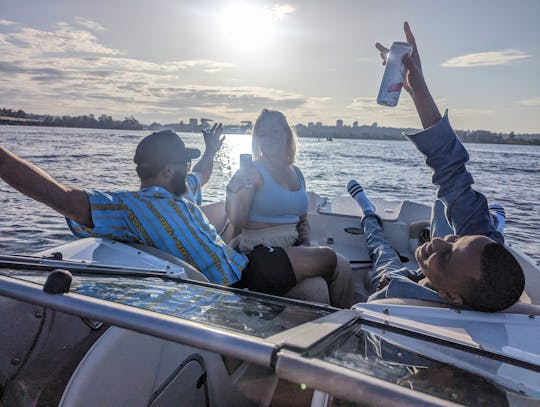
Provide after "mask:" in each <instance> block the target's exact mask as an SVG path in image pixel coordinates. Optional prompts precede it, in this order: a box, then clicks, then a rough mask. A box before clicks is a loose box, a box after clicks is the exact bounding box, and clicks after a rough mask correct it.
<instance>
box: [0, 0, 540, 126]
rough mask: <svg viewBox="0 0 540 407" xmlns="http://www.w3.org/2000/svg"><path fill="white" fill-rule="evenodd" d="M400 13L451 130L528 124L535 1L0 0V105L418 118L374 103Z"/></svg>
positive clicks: (539, 40)
mask: <svg viewBox="0 0 540 407" xmlns="http://www.w3.org/2000/svg"><path fill="white" fill-rule="evenodd" d="M404 21H408V22H409V23H410V25H411V28H412V30H413V33H414V35H415V37H416V41H417V45H418V50H419V53H420V56H421V59H422V68H423V71H424V75H425V77H426V79H427V82H428V85H429V88H430V90H431V92H432V94H433V96H434V98H435V100H436V101H437V103H438V105H439V108H440V109H441V111H443V110H444V109H449V117H450V120H451V123H452V124H453V126H454V128H456V129H462V130H468V129H470V130H474V129H484V130H491V131H494V132H510V131H514V132H515V133H540V0H519V1H515V0H454V1H448V0H444V1H442V0H431V1H428V0H408V1H407V2H403V1H397V0H386V1H376V0H334V1H330V0H328V1H323V0H321V1H313V0H299V1H293V0H291V1H287V0H284V1H283V2H272V1H258V0H253V1H244V2H242V1H235V0H231V1H229V0H222V1H215V0H193V1H182V0H152V1H150V0H147V1H143V0H129V1H128V0H116V1H110V0H107V1H105V0H93V1H83V0H69V1H68V0H64V1H60V0H47V1H43V0H18V1H13V0H9V1H8V0H0V107H6V108H12V109H23V110H25V111H26V112H31V113H37V114H53V115H64V114H68V115H82V114H89V113H93V114H94V115H96V116H99V115H101V114H108V115H112V116H113V117H114V118H115V119H123V118H124V117H126V116H130V115H133V116H134V117H135V118H137V119H138V120H139V121H140V122H142V123H147V124H149V123H152V122H154V121H155V122H160V123H174V122H179V121H180V120H183V121H184V122H186V121H187V120H188V118H190V117H194V118H202V117H204V118H209V119H213V120H217V121H223V122H224V123H239V122H240V121H241V120H252V121H253V120H255V118H256V117H257V114H258V113H259V112H260V110H261V109H263V108H269V109H277V110H281V111H283V112H284V113H285V115H286V116H287V118H288V119H289V122H290V123H291V124H296V123H304V124H307V123H308V122H322V123H323V124H326V125H334V124H335V123H336V120H337V119H342V120H344V122H345V124H349V125H350V124H352V122H353V121H358V122H359V124H360V125H363V124H368V125H371V124H372V123H375V122H376V123H378V125H379V126H390V127H413V128H419V127H420V122H419V120H418V117H417V116H416V113H415V110H414V105H413V104H412V102H411V100H410V98H409V96H408V95H406V94H405V92H403V94H402V95H401V98H400V102H399V105H398V106H397V107H395V108H391V107H384V106H379V105H377V103H376V97H377V92H378V89H379V86H380V82H381V78H382V74H383V70H384V67H383V66H382V64H381V59H380V56H379V53H378V51H377V50H376V49H375V46H374V44H375V42H377V41H379V42H381V43H383V44H385V45H390V44H391V43H392V42H393V41H404V40H405V37H404V33H403V22H404Z"/></svg>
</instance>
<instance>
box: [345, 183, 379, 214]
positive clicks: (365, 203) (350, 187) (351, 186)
mask: <svg viewBox="0 0 540 407" xmlns="http://www.w3.org/2000/svg"><path fill="white" fill-rule="evenodd" d="M347 191H349V194H351V196H352V197H353V198H354V200H355V201H356V202H358V205H360V208H362V212H364V215H366V214H367V213H368V212H371V213H375V206H374V205H373V204H372V203H371V201H370V200H369V198H368V197H367V196H366V194H365V193H364V189H363V188H362V185H360V184H359V183H358V182H356V180H354V179H352V180H350V181H349V182H348V183H347Z"/></svg>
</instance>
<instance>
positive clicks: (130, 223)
mask: <svg viewBox="0 0 540 407" xmlns="http://www.w3.org/2000/svg"><path fill="white" fill-rule="evenodd" d="M186 183H187V186H188V191H187V192H186V193H185V194H184V195H182V196H175V195H173V194H171V193H170V192H169V191H167V190H166V189H164V188H161V187H149V188H144V189H141V190H139V191H122V192H101V191H97V190H86V191H85V192H86V193H87V194H88V197H89V199H90V209H91V212H92V221H93V223H94V227H93V228H88V227H86V226H83V225H80V224H78V223H77V222H75V221H73V220H71V219H67V222H68V225H69V227H70V228H71V231H72V232H73V234H74V235H75V236H77V237H102V238H107V239H111V240H118V241H122V242H129V243H139V244H144V245H147V246H152V247H156V248H158V249H160V250H163V251H165V252H168V253H171V254H173V255H174V256H176V257H178V258H180V259H182V260H184V261H187V262H188V263H189V264H191V265H192V266H194V267H195V268H197V269H198V270H200V271H201V272H202V273H203V274H204V275H205V276H206V277H207V278H208V279H209V280H210V282H212V283H216V284H222V285H231V284H234V283H235V282H237V281H238V280H240V277H241V274H242V270H243V269H244V268H245V267H246V265H247V263H248V260H247V257H246V256H244V255H243V254H240V253H238V252H236V251H234V250H233V249H232V248H231V247H229V246H227V245H226V244H225V242H224V241H223V239H221V237H220V236H219V235H218V233H217V232H216V229H215V228H214V227H213V226H212V225H211V224H210V222H209V221H208V219H207V218H206V216H205V215H204V213H203V212H202V211H201V209H200V208H199V206H198V205H197V202H200V196H201V192H200V181H199V178H198V177H197V176H196V175H194V174H189V175H188V176H187V178H186Z"/></svg>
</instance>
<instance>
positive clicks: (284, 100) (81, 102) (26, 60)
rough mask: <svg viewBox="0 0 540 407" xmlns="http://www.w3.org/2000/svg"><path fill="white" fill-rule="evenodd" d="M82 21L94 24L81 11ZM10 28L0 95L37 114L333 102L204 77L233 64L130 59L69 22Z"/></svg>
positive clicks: (150, 115) (244, 115) (174, 113)
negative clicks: (45, 27) (218, 82)
mask: <svg viewBox="0 0 540 407" xmlns="http://www.w3.org/2000/svg"><path fill="white" fill-rule="evenodd" d="M77 24H79V25H86V26H93V25H92V22H91V21H90V20H85V19H80V18H79V19H77ZM93 29H98V28H97V27H96V26H93ZM8 31H11V32H7V33H0V98H2V99H3V100H9V101H10V105H11V106H13V107H22V108H24V109H25V110H27V111H29V112H33V113H42V114H69V115H79V114H88V113H95V114H102V113H107V114H110V115H113V116H114V115H118V116H119V117H123V116H125V115H129V114H133V115H134V116H135V117H137V118H138V119H139V120H141V121H143V122H150V121H154V120H156V121H162V122H171V121H175V120H178V119H179V118H182V117H188V116H190V115H200V114H204V115H205V116H210V117H214V118H216V119H220V120H230V119H231V116H232V117H233V118H234V119H233V120H251V119H253V118H254V117H255V116H256V114H257V113H258V112H259V111H260V109H261V108H262V107H269V108H274V109H278V110H285V111H291V112H292V111H297V112H298V111H310V110H313V111H322V112H324V111H325V108H327V105H326V102H327V101H328V99H327V98H309V97H306V96H304V95H302V94H298V93H294V92H288V91H286V90H282V89H275V88H268V87H261V86H223V85H215V86H210V85H205V81H206V79H205V77H208V75H211V76H213V75H216V73H217V72H219V71H223V70H225V69H232V68H234V67H235V65H233V64H231V63H228V62H224V61H214V60H210V59H191V60H178V61H175V60H173V61H168V62H164V63H156V62H153V61H148V60H142V59H135V58H129V57H128V56H126V55H125V52H122V51H121V50H118V49H114V48H111V47H109V46H107V45H106V44H104V43H102V42H101V41H100V40H99V38H98V37H96V36H95V35H94V34H93V33H92V32H90V31H89V30H88V29H87V28H81V27H79V26H75V25H71V24H68V23H58V24H57V25H56V26H54V28H52V29H50V30H40V29H35V28H33V27H19V26H17V28H16V29H12V30H9V29H8ZM200 75H206V76H202V77H201V76H200ZM193 82H194V83H193ZM216 116H217V117H216Z"/></svg>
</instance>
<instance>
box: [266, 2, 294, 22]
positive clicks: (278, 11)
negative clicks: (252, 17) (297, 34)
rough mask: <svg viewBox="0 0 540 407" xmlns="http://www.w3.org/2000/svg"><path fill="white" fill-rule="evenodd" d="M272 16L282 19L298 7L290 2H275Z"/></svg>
mask: <svg viewBox="0 0 540 407" xmlns="http://www.w3.org/2000/svg"><path fill="white" fill-rule="evenodd" d="M271 11H272V17H273V18H274V19H276V20H281V19H282V18H283V17H285V16H286V15H287V14H292V13H294V12H295V11H296V8H295V7H294V6H292V5H290V4H275V5H273V6H272V9H271Z"/></svg>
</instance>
